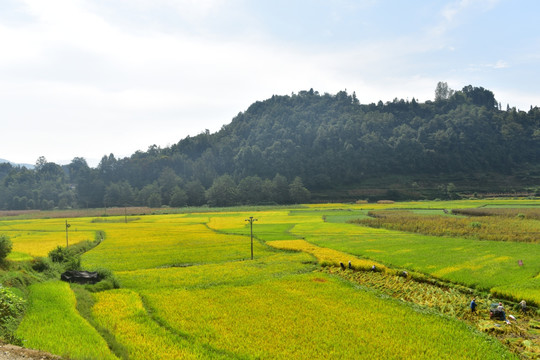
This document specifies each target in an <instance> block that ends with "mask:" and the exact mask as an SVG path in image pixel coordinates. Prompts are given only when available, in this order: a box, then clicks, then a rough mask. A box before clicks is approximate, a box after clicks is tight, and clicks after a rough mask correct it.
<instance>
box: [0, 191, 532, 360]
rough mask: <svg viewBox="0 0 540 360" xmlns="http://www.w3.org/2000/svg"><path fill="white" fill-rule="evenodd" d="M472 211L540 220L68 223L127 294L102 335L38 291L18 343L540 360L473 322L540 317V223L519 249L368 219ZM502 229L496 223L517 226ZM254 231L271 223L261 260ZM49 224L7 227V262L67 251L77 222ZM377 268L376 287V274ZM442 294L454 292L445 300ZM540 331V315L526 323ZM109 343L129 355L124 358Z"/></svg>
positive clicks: (214, 215)
mask: <svg viewBox="0 0 540 360" xmlns="http://www.w3.org/2000/svg"><path fill="white" fill-rule="evenodd" d="M469 208H470V209H476V208H483V209H487V208H490V209H491V208H493V209H499V208H511V209H515V208H520V209H528V210H527V214H529V213H532V214H534V213H535V212H536V211H539V210H540V201H535V200H491V201H490V200H482V201H480V200H467V201H452V202H408V203H394V204H312V205H305V206H298V207H296V208H271V207H268V208H242V209H235V211H227V210H223V209H221V210H220V211H212V210H211V209H209V211H208V212H200V211H199V212H190V211H189V209H187V210H183V211H181V212H179V211H177V213H175V214H163V211H160V212H161V214H156V215H143V214H141V215H135V214H134V215H130V216H129V217H128V216H126V217H124V216H107V217H96V216H95V215H94V214H92V215H91V216H86V217H85V216H84V214H78V216H80V217H74V218H68V219H67V220H68V222H69V224H70V228H69V242H70V244H75V243H77V242H80V241H84V240H93V239H94V238H95V236H96V233H98V232H99V234H104V238H103V241H102V242H101V243H100V244H99V245H98V246H97V247H95V248H94V249H92V250H90V251H88V252H87V253H85V254H84V255H83V256H82V267H83V268H84V269H85V270H93V269H97V268H108V269H110V270H113V271H114V274H115V275H116V277H117V278H118V279H119V282H120V284H121V288H120V289H114V290H106V291H101V292H96V293H92V294H90V296H91V297H92V304H93V305H92V306H91V310H90V316H91V318H92V321H87V319H85V318H84V317H82V316H81V315H80V314H79V313H78V311H77V307H76V300H75V295H74V292H73V290H72V288H71V287H70V286H69V285H68V284H67V283H64V282H60V281H48V282H44V283H37V284H33V285H31V286H30V287H29V288H28V306H27V312H26V315H25V317H24V319H23V320H22V322H21V324H20V325H19V328H18V330H17V335H18V336H19V337H20V338H21V339H23V340H24V344H25V346H28V347H31V348H36V349H41V350H45V351H49V352H52V353H55V354H59V355H63V356H68V357H70V358H73V359H109V358H110V359H114V358H126V359H329V358H343V359H373V358H380V359H383V358H384V359H518V358H531V359H534V358H537V357H538V356H540V331H537V333H538V334H537V335H535V332H534V331H533V330H531V332H530V335H524V334H525V332H524V331H525V330H523V329H521V328H520V329H521V330H519V331H518V328H517V327H515V328H514V327H513V326H514V325H506V324H504V323H502V322H500V323H496V322H494V323H493V326H494V329H495V330H497V327H500V328H501V329H502V330H504V331H503V332H505V333H507V334H509V333H511V332H513V331H514V330H515V331H514V332H516V333H519V334H521V335H519V336H521V337H522V338H520V340H519V341H518V340H512V341H513V342H512V344H513V345H512V346H509V345H508V343H507V341H506V340H503V341H501V340H500V337H499V338H497V337H496V336H494V335H493V334H492V333H488V332H482V331H479V330H478V329H479V327H478V326H477V323H478V322H480V321H489V319H488V320H486V319H485V316H479V318H470V317H467V316H464V315H463V314H466V313H467V305H468V304H467V301H468V298H469V297H470V296H472V294H477V295H478V296H479V297H480V298H481V301H479V303H480V306H481V307H482V308H481V309H480V311H481V312H482V313H483V314H484V315H485V314H486V313H487V306H489V304H488V302H489V301H491V300H493V301H498V300H503V301H505V302H509V303H512V302H514V303H517V302H518V301H520V300H521V299H525V300H526V301H527V303H528V304H530V305H532V306H533V308H534V307H535V306H537V305H540V275H539V274H540V251H539V249H540V244H539V239H538V238H535V237H534V231H531V229H537V228H538V226H539V225H538V224H539V222H540V220H538V219H536V218H535V217H534V215H527V218H526V219H522V217H520V219H521V220H525V221H523V222H521V223H519V222H516V223H515V224H517V225H515V226H518V228H517V230H516V229H514V228H513V230H512V231H514V232H518V234H517V235H515V236H517V237H519V231H520V228H519V224H526V227H524V228H523V229H522V230H523V231H524V232H527V234H528V236H529V238H528V239H529V240H527V241H519V240H516V241H503V238H502V237H501V239H498V238H497V237H494V238H491V239H489V240H483V239H479V238H473V237H467V236H456V235H455V234H450V235H448V234H443V235H429V234H424V233H421V232H420V230H419V231H418V232H415V231H410V230H408V231H404V230H398V229H390V228H385V227H384V226H378V227H374V226H370V225H369V224H366V223H364V220H366V219H370V218H372V217H371V216H369V215H370V214H369V212H373V211H385V212H392V211H394V210H395V211H398V210H399V211H404V210H408V211H411V212H413V213H414V214H415V216H416V217H420V219H422V216H426V217H433V216H436V217H437V216H438V217H440V218H441V223H444V222H443V221H444V220H443V218H447V217H456V218H457V217H459V218H463V217H465V216H466V215H461V214H460V215H452V214H451V212H449V211H448V210H451V209H469ZM443 209H445V210H447V211H443ZM529 209H532V210H529ZM493 213H495V215H488V216H502V215H497V212H496V211H495V212H493ZM505 214H506V213H505ZM519 214H520V213H519ZM250 216H253V217H254V218H255V219H256V221H254V222H253V235H254V238H253V254H254V259H253V260H251V238H250V224H249V222H248V221H246V220H247V219H249V217H250ZM505 216H506V215H505ZM39 217H40V218H37V219H29V218H24V219H23V218H16V217H4V218H0V234H6V235H8V236H9V237H10V238H11V240H12V242H13V253H12V254H10V255H9V257H8V259H10V260H11V261H25V260H26V259H31V258H34V257H38V256H46V255H47V253H48V252H49V251H50V250H52V249H54V248H56V247H57V246H65V243H66V232H65V230H66V229H65V221H66V219H65V218H54V217H53V216H51V218H50V219H47V218H44V215H43V214H40V216H39ZM416 217H415V218H416ZM514 217H515V215H514ZM507 220H508V219H507ZM415 221H418V222H420V221H421V220H415ZM508 221H510V220H508ZM471 222H472V221H471ZM494 223H496V221H495V222H494ZM444 224H446V223H444ZM485 224H486V225H484V226H485V227H487V226H489V222H488V221H486V222H485ZM446 226H448V225H446ZM494 229H496V228H495V227H494ZM497 229H498V228H497ZM484 230H486V229H484ZM486 231H488V232H489V230H486ZM494 231H495V230H494ZM496 231H500V230H496ZM531 232H532V233H533V235H532V238H531V237H530V234H531ZM349 262H350V267H351V269H349ZM342 266H343V268H344V269H343V268H342ZM373 266H375V268H376V269H377V272H373V273H372V272H371V271H372V267H373ZM325 269H326V270H325ZM404 270H406V271H407V272H410V273H411V274H414V277H416V278H417V279H423V280H422V285H421V286H420V285H418V286H417V285H415V283H414V280H413V279H412V276H409V277H405V278H403V277H397V275H396V274H399V273H400V272H402V271H404ZM426 279H427V280H426ZM428 280H429V281H428ZM439 282H440V283H441V284H447V285H444V286H440V285H437V286H436V287H434V286H435V285H432V284H438V283H439ZM454 285H455V287H454ZM415 289H416V290H415ZM462 289H466V290H462ZM415 291H416V293H415ZM464 291H465V292H464ZM428 294H429V296H428ZM394 295H395V296H394ZM438 301H439V302H440V303H437V302H438ZM447 301H451V302H454V303H453V304H452V311H448V310H444V309H447V306H446V305H445V302H447ZM460 308H461V310H460ZM454 313H456V314H457V313H459V316H455V315H454ZM538 320H539V319H538V313H533V314H532V315H528V317H527V320H526V321H527V323H529V322H530V323H531V324H535V321H538ZM524 322H525V318H523V319H522V320H521V323H522V324H523V323H524ZM516 326H517V325H516ZM531 326H532V325H531ZM104 331H105V332H107V333H108V334H109V335H111V336H112V337H113V338H114V340H115V342H117V343H119V344H120V345H121V347H122V349H123V351H122V352H119V351H116V350H114V347H113V346H110V345H111V344H110V343H108V342H110V340H105V339H107V337H104V336H102V335H103V332H104ZM81 334H84V336H81ZM527 334H529V333H527ZM519 336H516V338H518V337H519ZM524 336H526V337H524ZM107 345H109V346H107ZM111 349H113V350H111Z"/></svg>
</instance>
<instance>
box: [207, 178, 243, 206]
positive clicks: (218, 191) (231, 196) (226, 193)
mask: <svg viewBox="0 0 540 360" xmlns="http://www.w3.org/2000/svg"><path fill="white" fill-rule="evenodd" d="M206 199H207V201H208V204H209V205H210V206H232V205H236V204H238V201H239V196H238V189H237V187H236V183H235V182H234V179H233V178H232V176H230V175H222V176H220V177H218V178H216V179H215V180H214V182H213V184H212V186H211V187H210V188H209V189H208V190H207V191H206Z"/></svg>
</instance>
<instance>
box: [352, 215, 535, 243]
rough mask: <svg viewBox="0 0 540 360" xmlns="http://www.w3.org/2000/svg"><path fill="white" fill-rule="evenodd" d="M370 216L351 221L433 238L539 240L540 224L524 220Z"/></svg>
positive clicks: (507, 218)
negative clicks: (432, 236)
mask: <svg viewBox="0 0 540 360" xmlns="http://www.w3.org/2000/svg"><path fill="white" fill-rule="evenodd" d="M369 215H371V216H372V218H363V219H358V220H352V221H351V222H354V223H357V224H361V225H366V226H371V227H376V228H385V229H390V230H399V231H408V232H415V233H421V234H425V235H434V236H455V237H468V238H473V239H479V240H493V241H516V242H539V241H540V222H539V221H537V220H530V219H525V218H523V219H522V218H509V217H485V216H484V217H480V216H476V217H450V216H426V215H418V214H415V213H413V212H411V211H370V213H369Z"/></svg>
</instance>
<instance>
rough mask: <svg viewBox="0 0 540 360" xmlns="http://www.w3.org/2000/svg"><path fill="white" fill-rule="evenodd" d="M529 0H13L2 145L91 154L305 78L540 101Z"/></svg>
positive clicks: (0, 103) (128, 146)
mask: <svg viewBox="0 0 540 360" xmlns="http://www.w3.org/2000/svg"><path fill="white" fill-rule="evenodd" d="M539 10H540V3H539V2H537V1H532V0H530V1H518V2H516V1H509V0H458V1H448V0H446V1H445V0H437V1H431V2H429V3H426V2H423V1H418V0H416V1H409V2H388V1H377V0H358V1H354V0H335V1H326V2H322V1H321V2H313V1H307V0H297V1H284V0H278V1H272V2H258V1H242V0H231V1H224V0H204V1H193V0H155V1H149V0H137V1H129V2H126V1H120V0H112V1H104V0H98V1H89V0H49V1H47V2H44V1H40V0H7V1H3V2H1V3H0V46H1V47H2V53H3V54H2V56H1V57H0V79H1V80H2V81H0V92H1V96H0V118H1V119H2V133H3V135H4V136H3V141H2V143H1V145H0V158H2V159H6V160H9V161H12V162H16V163H28V164H33V163H35V161H36V159H37V158H38V157H40V156H45V157H46V159H47V160H48V161H52V162H56V163H59V164H66V163H69V162H70V161H71V160H72V159H73V158H74V157H84V158H85V159H86V160H87V161H88V163H89V165H90V166H96V165H97V163H98V162H99V160H100V159H101V157H102V156H103V155H108V154H110V153H113V154H114V155H115V156H116V157H117V158H121V157H125V156H129V155H131V154H132V153H134V152H135V151H137V150H142V151H145V150H146V149H147V148H148V146H150V145H152V144H156V145H158V146H161V147H165V146H168V145H171V144H175V143H177V142H178V141H179V140H181V139H183V138H185V137H186V136H188V135H190V136H194V135H197V134H198V133H201V132H203V131H204V130H205V129H209V130H210V131H211V132H215V131H217V130H219V129H220V128H221V127H222V126H223V125H225V124H228V123H229V122H230V121H231V120H232V118H233V117H234V116H235V115H236V114H238V113H239V112H241V111H245V110H246V109H247V108H248V107H249V105H251V104H252V103H253V102H255V101H260V100H265V99H267V98H269V97H271V96H272V95H274V94H275V95H286V94H290V93H292V92H295V93H296V92H298V91H301V90H309V89H310V88H313V89H314V90H317V91H319V92H320V93H325V92H328V93H332V94H333V93H336V92H338V91H340V90H345V89H346V90H347V91H348V92H349V93H352V92H353V91H354V92H356V95H357V97H358V99H359V100H360V102H361V103H363V104H366V103H371V102H377V101H379V100H382V101H383V102H386V101H392V99H394V98H396V97H397V98H403V99H409V100H410V99H412V98H413V97H414V98H416V99H418V100H419V101H421V102H424V101H426V100H432V99H433V97H434V91H435V86H436V84H437V82H439V81H445V82H447V83H448V85H449V86H450V87H451V88H453V89H456V90H459V89H461V88H462V87H463V86H466V85H469V84H470V85H473V86H482V87H484V88H486V89H488V90H491V91H493V93H494V94H495V97H496V99H497V101H499V102H500V103H501V104H502V107H503V109H505V108H506V106H507V104H508V105H510V106H511V107H513V106H515V107H517V108H518V109H521V110H525V111H528V110H529V108H530V106H536V105H540V101H539V100H540V88H539V87H538V85H537V84H538V83H539V82H540V81H539V80H540V75H539V72H538V69H539V65H540V31H539V30H540V25H539V24H538V21H537V19H536V17H537V14H538V13H539Z"/></svg>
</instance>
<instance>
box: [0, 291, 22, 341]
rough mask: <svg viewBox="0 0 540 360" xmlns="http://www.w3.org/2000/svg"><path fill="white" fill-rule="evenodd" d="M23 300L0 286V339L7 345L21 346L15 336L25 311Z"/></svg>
mask: <svg viewBox="0 0 540 360" xmlns="http://www.w3.org/2000/svg"><path fill="white" fill-rule="evenodd" d="M25 304H26V302H25V300H24V299H22V298H20V297H19V296H17V295H15V294H14V293H13V292H12V291H11V290H9V289H8V288H6V287H3V286H1V285H0V338H1V339H2V340H3V341H5V342H8V343H11V344H15V345H22V341H21V340H20V339H19V338H17V337H16V336H15V330H17V326H18V325H19V323H20V321H21V319H22V316H23V314H24V310H25Z"/></svg>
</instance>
